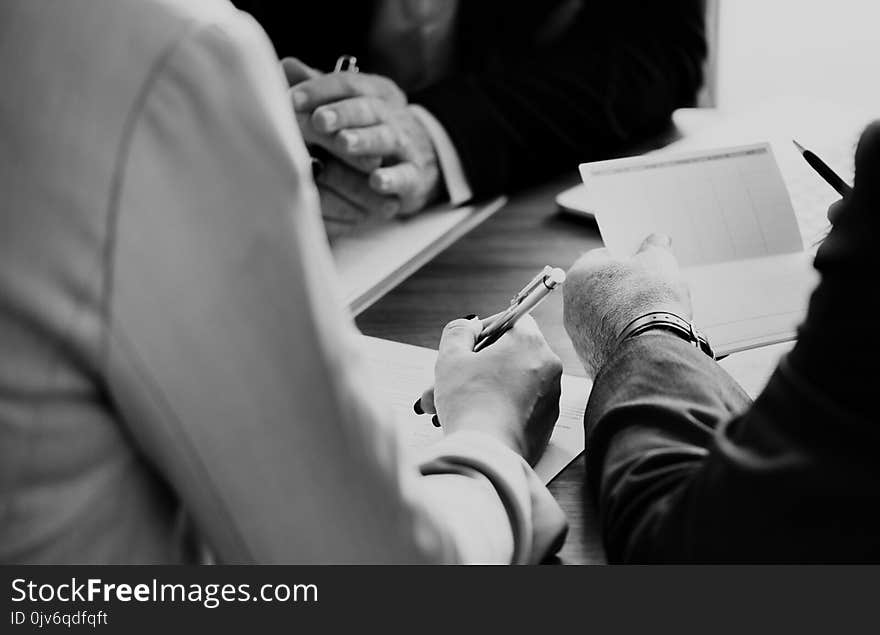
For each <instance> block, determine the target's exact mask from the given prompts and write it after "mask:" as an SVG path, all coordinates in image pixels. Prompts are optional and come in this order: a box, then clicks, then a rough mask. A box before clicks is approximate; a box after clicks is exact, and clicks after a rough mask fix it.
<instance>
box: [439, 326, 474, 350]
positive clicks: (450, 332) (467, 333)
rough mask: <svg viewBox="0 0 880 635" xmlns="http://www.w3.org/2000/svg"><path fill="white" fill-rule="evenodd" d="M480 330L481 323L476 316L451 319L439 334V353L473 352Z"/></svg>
mask: <svg viewBox="0 0 880 635" xmlns="http://www.w3.org/2000/svg"><path fill="white" fill-rule="evenodd" d="M482 330H483V323H482V322H481V321H480V320H479V319H477V318H474V319H472V320H464V319H460V320H452V322H450V323H449V324H447V325H446V326H445V327H444V328H443V334H442V335H441V336H440V349H439V350H440V355H450V354H463V353H473V351H474V344H476V342H477V337H479V335H480V331H482Z"/></svg>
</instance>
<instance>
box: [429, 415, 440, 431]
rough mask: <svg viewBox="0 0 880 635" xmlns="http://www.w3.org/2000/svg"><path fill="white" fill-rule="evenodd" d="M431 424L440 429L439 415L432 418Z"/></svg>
mask: <svg viewBox="0 0 880 635" xmlns="http://www.w3.org/2000/svg"><path fill="white" fill-rule="evenodd" d="M431 423H433V424H434V427H435V428H439V427H440V418H439V417H438V416H437V415H434V416H433V417H431Z"/></svg>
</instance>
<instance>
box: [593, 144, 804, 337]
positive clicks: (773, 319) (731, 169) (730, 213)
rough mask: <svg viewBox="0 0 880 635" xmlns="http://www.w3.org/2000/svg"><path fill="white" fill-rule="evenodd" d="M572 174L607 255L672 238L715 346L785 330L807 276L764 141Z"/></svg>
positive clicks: (606, 164)
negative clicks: (590, 205) (659, 236)
mask: <svg viewBox="0 0 880 635" xmlns="http://www.w3.org/2000/svg"><path fill="white" fill-rule="evenodd" d="M581 175H582V176H583V179H584V183H585V184H586V186H587V187H588V188H589V191H590V196H591V198H592V200H593V201H594V203H595V208H596V220H597V222H598V224H599V229H600V231H601V232H602V238H603V240H604V242H605V245H606V247H608V248H609V249H610V250H611V251H612V252H613V253H616V254H620V255H630V254H632V253H634V252H635V251H636V250H637V249H638V247H639V245H640V244H641V242H642V240H643V239H644V238H645V236H647V235H648V234H650V233H652V232H661V233H665V234H668V235H669V236H671V237H672V248H673V251H674V252H675V254H676V256H677V257H678V260H679V262H680V264H681V265H682V267H683V268H684V273H685V276H686V278H687V279H688V282H689V283H690V288H691V296H692V301H693V306H694V320H695V322H696V323H697V324H698V325H699V326H700V328H701V329H703V330H704V331H705V332H706V334H707V335H708V336H709V340H710V342H711V343H712V345H713V347H714V348H715V350H716V352H718V353H719V354H727V353H731V352H735V351H739V350H745V349H748V348H753V347H755V346H761V345H764V344H771V343H775V342H782V341H786V340H788V339H791V338H793V337H794V335H795V330H796V327H797V325H798V323H799V322H800V321H801V319H802V317H803V315H804V313H805V311H806V306H807V299H808V297H809V293H810V292H811V291H812V289H813V287H814V286H815V282H816V276H815V274H814V273H813V270H812V268H811V266H810V257H809V255H808V254H807V253H806V252H804V250H803V242H802V239H801V234H800V229H799V227H798V223H797V219H796V217H795V214H794V209H793V208H792V204H791V200H790V198H789V196H788V192H787V190H786V188H785V183H784V182H783V180H782V175H781V174H780V171H779V168H778V166H777V164H776V161H775V159H774V157H773V152H772V150H771V148H770V146H769V145H768V144H757V145H750V146H741V147H734V148H724V149H715V150H704V151H698V152H689V153H682V154H675V155H669V154H666V153H663V154H662V155H645V156H641V157H632V158H627V159H617V160H612V161H600V162H595V163H587V164H583V165H582V166H581Z"/></svg>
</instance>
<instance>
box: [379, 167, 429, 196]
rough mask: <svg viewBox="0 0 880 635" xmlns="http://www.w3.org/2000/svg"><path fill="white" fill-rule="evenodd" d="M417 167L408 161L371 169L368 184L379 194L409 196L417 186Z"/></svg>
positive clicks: (414, 191)
mask: <svg viewBox="0 0 880 635" xmlns="http://www.w3.org/2000/svg"><path fill="white" fill-rule="evenodd" d="M419 180H420V179H419V169H418V168H417V167H416V166H415V165H414V164H412V163H410V162H409V161H405V162H403V163H398V164H397V165H392V166H389V167H387V168H379V169H377V170H373V173H372V174H370V186H371V187H372V188H373V189H374V190H376V191H377V192H379V193H380V194H397V195H398V196H400V197H406V196H411V195H413V194H415V193H416V191H417V190H418V187H419Z"/></svg>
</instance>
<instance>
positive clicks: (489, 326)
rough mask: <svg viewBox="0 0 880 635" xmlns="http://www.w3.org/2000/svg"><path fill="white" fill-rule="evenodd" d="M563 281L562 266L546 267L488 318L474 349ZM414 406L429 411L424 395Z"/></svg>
mask: <svg viewBox="0 0 880 635" xmlns="http://www.w3.org/2000/svg"><path fill="white" fill-rule="evenodd" d="M563 282H565V272H564V271H563V270H562V269H559V268H558V267H551V266H549V265H548V266H546V267H544V269H542V270H541V272H540V273H538V275H536V276H535V277H534V278H532V279H531V280H530V281H529V283H528V284H527V285H526V286H524V287H523V288H522V290H521V291H520V292H519V293H517V294H516V295H515V296H513V299H512V300H511V301H510V306H508V307H507V308H506V309H504V310H503V311H501V312H500V313H497V314H495V315H493V316H492V317H490V318H488V319H487V320H486V323H485V324H484V325H483V329H482V331H480V335H479V336H478V337H477V341H476V342H475V343H474V352H479V351H481V350H483V349H484V348H486V347H487V346H490V345H492V344H494V343H495V342H497V341H498V339H499V338H500V337H501V336H502V335H504V334H505V333H506V332H507V331H509V330H510V329H512V328H513V327H514V325H515V324H516V323H517V321H518V320H519V319H520V318H522V317H523V316H524V315H528V314H529V313H531V312H532V311H533V310H534V309H535V307H537V306H538V305H539V304H541V302H543V301H544V300H545V299H547V296H549V295H550V293H552V292H553V290H554V289H556V288H557V287H559V286H560V285H562V283H563ZM433 390H434V389H433V387H432V388H429V389H428V390H426V391H425V393H424V394H430V393H433ZM413 410H415V412H416V414H425V413H424V409H423V408H422V398H421V397H420V398H419V399H418V400H417V401H416V402H415V405H414V406H413ZM433 421H434V425H435V426H439V425H440V423H439V420H438V419H437V415H434V418H433Z"/></svg>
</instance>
